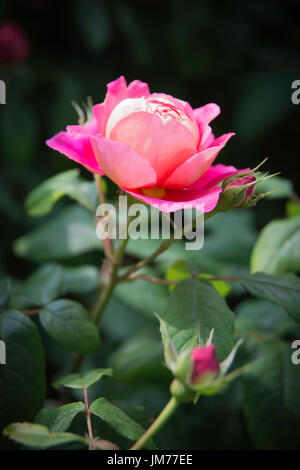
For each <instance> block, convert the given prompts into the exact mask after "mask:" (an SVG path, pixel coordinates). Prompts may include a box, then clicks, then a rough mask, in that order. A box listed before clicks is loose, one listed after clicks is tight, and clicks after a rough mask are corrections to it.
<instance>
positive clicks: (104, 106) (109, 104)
mask: <svg viewBox="0 0 300 470" xmlns="http://www.w3.org/2000/svg"><path fill="white" fill-rule="evenodd" d="M149 95H150V90H149V87H148V85H147V83H144V82H141V81H140V80H134V81H133V82H131V83H130V84H129V85H128V87H127V84H126V80H125V78H124V77H123V76H121V77H119V78H118V79H117V80H114V81H113V82H110V83H108V85H107V93H106V96H105V100H104V102H103V103H101V104H96V105H95V106H93V113H94V116H95V117H96V119H97V122H98V129H99V132H100V134H102V135H105V130H106V124H107V121H108V118H109V116H110V113H111V112H112V110H113V109H114V108H115V107H116V106H117V104H118V103H120V101H122V100H124V99H126V98H141V97H143V96H144V97H147V96H149Z"/></svg>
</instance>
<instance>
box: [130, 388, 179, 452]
mask: <svg viewBox="0 0 300 470" xmlns="http://www.w3.org/2000/svg"><path fill="white" fill-rule="evenodd" d="M178 405H179V401H178V400H177V399H176V398H174V397H172V398H171V399H170V400H169V402H168V403H167V405H166V406H165V407H164V409H163V410H162V412H161V413H160V414H159V415H158V417H157V418H156V420H155V421H154V422H153V423H152V424H151V426H150V428H148V429H147V431H146V432H145V433H144V434H143V435H142V437H140V438H139V440H138V441H137V442H136V443H135V444H134V445H133V446H132V447H131V449H130V450H140V449H142V448H143V447H144V446H145V444H146V443H147V441H148V440H149V439H150V438H151V437H153V436H154V434H156V433H157V431H159V430H160V428H161V427H162V426H163V425H164V424H165V423H166V422H167V421H168V419H169V418H170V417H171V416H172V414H173V413H174V411H175V410H176V408H177V406H178Z"/></svg>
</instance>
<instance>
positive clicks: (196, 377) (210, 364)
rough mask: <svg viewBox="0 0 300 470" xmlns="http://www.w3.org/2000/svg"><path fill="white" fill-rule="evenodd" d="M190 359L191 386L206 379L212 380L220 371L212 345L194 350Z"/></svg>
mask: <svg viewBox="0 0 300 470" xmlns="http://www.w3.org/2000/svg"><path fill="white" fill-rule="evenodd" d="M191 359H192V364H193V368H192V376H191V382H192V384H196V383H200V382H202V381H203V380H206V379H207V378H209V379H212V378H214V377H215V376H216V374H217V372H218V371H219V369H220V364H219V362H218V359H217V357H216V353H215V346H214V344H212V343H211V344H209V345H208V346H202V347H199V348H195V349H193V351H192V354H191Z"/></svg>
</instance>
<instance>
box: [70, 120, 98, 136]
mask: <svg viewBox="0 0 300 470" xmlns="http://www.w3.org/2000/svg"><path fill="white" fill-rule="evenodd" d="M67 132H68V134H69V135H70V136H71V137H73V138H74V139H80V138H81V137H82V136H87V135H96V134H98V132H99V130H98V122H97V119H96V118H93V119H91V121H88V122H86V123H85V124H83V125H76V126H67Z"/></svg>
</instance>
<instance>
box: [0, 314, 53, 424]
mask: <svg viewBox="0 0 300 470" xmlns="http://www.w3.org/2000/svg"><path fill="white" fill-rule="evenodd" d="M0 331H1V338H2V340H3V341H4V342H5V345H6V364H4V365H0V422H1V426H5V425H6V424H8V423H10V422H11V421H14V420H24V421H25V420H31V419H33V418H34V416H35V414H36V413H37V412H38V410H39V409H40V408H41V406H42V404H43V401H44V399H45V390H46V383H45V363H44V351H43V347H42V343H41V340H40V337H39V334H38V332H37V328H36V326H35V325H34V323H33V322H32V321H31V320H30V319H29V318H27V317H26V316H25V315H22V314H21V313H19V312H17V311H14V310H10V311H7V312H4V313H3V314H1V315H0Z"/></svg>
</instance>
